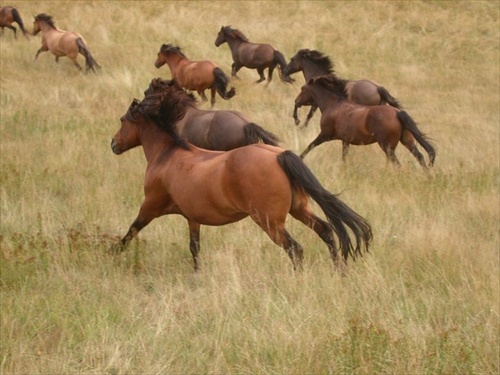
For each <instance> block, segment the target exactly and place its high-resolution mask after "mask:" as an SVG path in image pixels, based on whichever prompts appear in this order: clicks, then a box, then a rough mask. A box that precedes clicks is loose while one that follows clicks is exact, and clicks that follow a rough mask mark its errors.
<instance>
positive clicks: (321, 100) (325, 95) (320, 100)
mask: <svg viewBox="0 0 500 375" xmlns="http://www.w3.org/2000/svg"><path fill="white" fill-rule="evenodd" d="M311 95H312V97H313V98H314V101H315V102H316V104H317V105H318V107H319V110H320V111H321V113H323V112H324V111H325V110H326V109H327V108H332V107H336V106H340V105H341V104H342V103H343V102H344V101H345V100H346V99H344V98H341V97H340V96H338V95H336V94H334V93H332V92H330V91H328V90H326V89H324V88H322V87H318V86H313V87H311Z"/></svg>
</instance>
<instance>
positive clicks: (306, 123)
mask: <svg viewBox="0 0 500 375" xmlns="http://www.w3.org/2000/svg"><path fill="white" fill-rule="evenodd" d="M317 109H318V106H317V105H316V104H311V109H310V110H309V113H308V114H307V118H306V121H305V122H304V126H306V127H307V125H309V121H311V119H312V117H313V116H314V113H315V112H316V110H317Z"/></svg>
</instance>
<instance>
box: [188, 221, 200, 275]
mask: <svg viewBox="0 0 500 375" xmlns="http://www.w3.org/2000/svg"><path fill="white" fill-rule="evenodd" d="M188 225H189V250H190V251H191V255H193V262H194V270H195V271H198V270H199V269H200V267H199V263H198V254H199V252H200V224H198V223H196V222H194V221H191V220H188Z"/></svg>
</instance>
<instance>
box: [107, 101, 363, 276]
mask: <svg viewBox="0 0 500 375" xmlns="http://www.w3.org/2000/svg"><path fill="white" fill-rule="evenodd" d="M158 97H160V98H161V94H159V93H153V94H151V95H147V96H146V97H145V98H144V100H143V101H142V102H140V103H139V102H138V101H136V100H134V102H132V104H131V106H130V108H129V109H128V111H127V113H126V114H125V115H124V116H122V118H121V128H120V129H119V130H118V132H117V133H116V134H115V135H114V137H113V139H112V141H111V148H112V150H113V152H114V153H115V154H117V155H119V154H121V153H123V152H125V151H127V150H129V149H132V148H134V147H137V146H142V147H143V150H144V154H145V156H146V160H147V167H146V176H145V182H144V192H145V199H144V201H143V203H142V205H141V208H140V210H139V214H138V215H137V218H136V219H135V220H134V222H133V223H132V225H131V226H130V228H129V230H128V232H127V234H126V235H125V236H124V237H123V238H122V240H121V242H120V244H119V245H117V246H116V247H114V248H113V251H115V252H118V251H122V250H124V249H125V247H126V245H127V244H128V243H129V242H130V241H131V240H132V239H133V238H134V237H135V236H137V234H138V233H139V231H140V230H141V229H143V228H144V227H145V226H146V225H148V224H149V223H150V222H151V221H152V220H153V219H155V218H157V217H160V216H162V215H168V214H178V215H181V216H184V217H185V218H186V220H187V222H188V226H189V237H190V243H189V248H190V251H191V253H192V256H193V261H194V267H195V269H198V253H199V251H200V226H201V225H214V226H220V225H225V224H229V223H234V222H237V221H240V220H242V219H244V218H245V217H247V216H250V217H251V218H252V219H253V221H254V222H255V223H256V224H257V225H258V226H259V227H260V228H261V229H262V230H263V231H265V232H266V233H267V234H268V235H269V237H270V238H271V239H272V240H273V241H274V242H275V243H276V244H277V245H279V246H281V247H283V248H284V249H285V251H286V253H287V254H288V255H289V257H290V259H291V260H292V263H293V265H294V268H297V267H298V268H300V267H301V264H302V258H303V251H302V247H301V246H300V245H299V244H298V243H297V242H296V241H295V240H294V239H293V238H292V236H291V235H290V234H289V233H288V231H287V230H286V228H285V221H286V217H287V214H288V213H290V214H291V215H292V216H293V217H294V218H295V219H297V220H299V221H301V222H302V223H304V224H305V225H307V226H308V227H310V228H311V229H312V230H314V231H315V232H316V233H317V234H318V236H319V237H320V238H321V239H322V240H323V241H324V242H325V243H326V244H327V246H328V249H329V251H330V254H331V257H332V258H333V261H334V264H335V265H339V260H340V258H339V256H338V254H337V247H336V244H335V239H334V233H335V234H336V235H337V236H338V239H339V247H340V250H341V254H342V257H343V259H344V261H345V260H347V258H348V256H349V255H350V256H351V257H356V256H358V255H361V254H362V249H363V248H364V249H365V250H368V246H369V243H370V241H371V238H372V232H371V228H370V225H369V223H368V222H367V221H366V220H365V219H364V218H362V217H361V216H359V215H358V214H357V213H355V212H354V211H353V210H352V209H351V208H349V207H348V206H347V205H345V204H344V203H343V202H342V201H340V200H339V199H338V198H337V197H336V196H335V195H333V194H331V193H329V192H328V191H327V190H326V189H325V188H323V187H322V186H321V184H320V183H319V182H318V180H317V179H316V177H315V176H314V175H313V174H312V172H311V171H310V170H309V169H308V168H307V166H306V165H305V164H304V163H303V162H302V160H300V158H299V157H298V156H296V155H295V154H293V153H292V152H291V151H285V150H283V149H281V148H279V147H274V146H270V145H263V144H257V145H250V146H244V147H240V148H237V149H234V150H231V151H226V152H223V151H208V150H204V149H201V148H198V147H196V146H193V145H191V144H189V143H187V142H185V141H184V140H183V139H182V138H181V137H179V135H178V134H177V133H176V132H175V130H174V124H175V123H176V122H177V121H178V120H179V118H178V116H179V113H178V112H177V111H176V108H175V104H174V103H170V102H168V101H163V99H162V100H161V102H160V103H158ZM308 196H310V197H312V199H314V200H315V201H316V202H317V203H318V205H319V206H320V207H321V208H322V210H323V212H324V214H325V215H326V218H327V220H328V221H325V220H323V219H321V218H320V217H318V216H317V215H316V214H314V213H313V211H312V207H311V205H310V203H309V199H308ZM350 232H351V234H353V235H354V237H355V243H354V242H353V241H352V240H351V238H350V236H351V235H350Z"/></svg>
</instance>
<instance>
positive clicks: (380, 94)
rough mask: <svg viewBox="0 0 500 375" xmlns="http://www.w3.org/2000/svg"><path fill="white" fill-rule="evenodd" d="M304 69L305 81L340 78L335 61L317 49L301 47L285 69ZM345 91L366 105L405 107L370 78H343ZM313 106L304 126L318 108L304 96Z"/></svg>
mask: <svg viewBox="0 0 500 375" xmlns="http://www.w3.org/2000/svg"><path fill="white" fill-rule="evenodd" d="M299 71H302V73H303V75H304V79H305V82H306V83H307V82H309V80H310V79H311V78H313V77H316V76H322V75H333V76H335V78H337V79H340V78H338V77H337V76H336V74H335V71H334V69H333V63H332V61H331V60H330V58H329V57H328V56H325V55H324V54H323V53H321V52H319V51H315V50H309V49H301V50H299V51H298V52H297V53H296V54H295V56H293V57H292V59H291V60H290V62H289V63H288V65H287V66H286V67H285V69H284V73H285V74H288V75H290V74H293V73H296V72H299ZM342 81H343V83H344V86H345V92H344V95H345V97H346V98H348V99H349V100H351V101H353V102H355V103H358V104H364V105H383V104H388V105H390V106H392V107H394V108H397V109H401V110H402V109H403V108H402V106H401V105H400V104H399V103H398V101H397V100H396V99H395V98H394V97H393V96H392V95H391V94H389V92H388V91H387V90H386V89H385V88H384V87H383V86H380V85H379V84H378V83H377V82H375V81H372V80H369V79H359V80H344V79H342ZM301 105H308V106H311V109H310V111H309V113H308V114H307V119H306V121H305V122H304V126H307V124H308V123H309V121H310V120H311V118H312V116H313V115H314V112H316V109H318V107H317V105H316V104H315V103H314V101H312V98H309V100H306V98H305V97H304V98H303V104H301ZM298 108H299V107H297V105H295V107H294V109H293V118H294V119H295V125H299V123H300V120H299V118H298V115H297V109H298Z"/></svg>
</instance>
